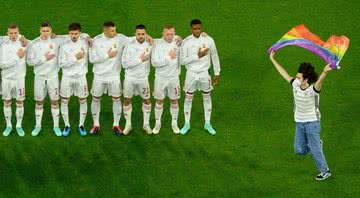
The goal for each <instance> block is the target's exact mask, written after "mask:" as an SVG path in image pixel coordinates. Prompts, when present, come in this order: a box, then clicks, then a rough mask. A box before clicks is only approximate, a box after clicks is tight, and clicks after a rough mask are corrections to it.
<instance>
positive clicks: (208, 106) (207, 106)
mask: <svg viewBox="0 0 360 198" xmlns="http://www.w3.org/2000/svg"><path fill="white" fill-rule="evenodd" d="M203 104H204V115H205V122H210V118H211V111H212V103H211V95H210V93H207V94H203Z"/></svg>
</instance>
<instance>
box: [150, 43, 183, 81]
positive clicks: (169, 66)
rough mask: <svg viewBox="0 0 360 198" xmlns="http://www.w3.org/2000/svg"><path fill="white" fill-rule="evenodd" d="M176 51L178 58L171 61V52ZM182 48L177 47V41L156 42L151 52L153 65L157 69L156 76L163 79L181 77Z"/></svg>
mask: <svg viewBox="0 0 360 198" xmlns="http://www.w3.org/2000/svg"><path fill="white" fill-rule="evenodd" d="M174 49H175V50H176V52H177V57H176V58H175V59H171V58H170V56H169V52H170V51H171V50H174ZM179 56H180V48H179V46H178V45H176V41H175V39H174V40H173V41H172V42H171V43H168V42H167V41H166V40H164V39H159V40H157V41H156V42H155V44H154V47H153V49H152V52H151V63H152V65H153V66H154V67H155V75H156V76H161V77H178V76H179V75H180V71H181V70H180V62H179Z"/></svg>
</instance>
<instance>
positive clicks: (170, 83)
mask: <svg viewBox="0 0 360 198" xmlns="http://www.w3.org/2000/svg"><path fill="white" fill-rule="evenodd" d="M166 96H168V97H169V98H170V99H171V100H177V99H179V98H180V79H179V77H168V78H165V77H160V76H156V77H155V85H154V98H155V99H160V100H162V99H164V98H165V97H166Z"/></svg>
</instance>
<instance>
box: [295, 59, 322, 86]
mask: <svg viewBox="0 0 360 198" xmlns="http://www.w3.org/2000/svg"><path fill="white" fill-rule="evenodd" d="M298 72H299V73H302V74H303V78H304V79H307V80H308V83H309V84H310V85H311V84H313V83H315V82H316V81H317V79H318V74H317V73H316V72H315V67H314V66H312V65H311V64H310V63H301V64H300V66H299V69H298Z"/></svg>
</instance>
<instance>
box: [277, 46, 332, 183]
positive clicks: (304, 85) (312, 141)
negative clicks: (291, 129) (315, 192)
mask: <svg viewBox="0 0 360 198" xmlns="http://www.w3.org/2000/svg"><path fill="white" fill-rule="evenodd" d="M274 55H275V53H274V52H272V53H271V54H270V60H271V61H272V63H273V64H274V66H275V68H276V69H277V70H278V72H279V73H280V74H281V76H282V77H283V78H284V79H285V80H286V81H288V82H289V83H290V84H291V86H292V90H293V95H294V104H295V108H294V118H295V125H296V128H295V141H294V142H295V143H294V150H295V154H299V155H306V154H311V156H312V158H313V159H314V161H315V164H316V166H317V168H318V170H319V171H320V174H318V175H317V176H316V178H315V179H316V180H325V179H327V178H328V177H330V176H331V172H330V169H329V167H328V165H327V162H326V159H325V156H324V153H323V149H322V141H321V139H320V111H319V100H320V96H319V93H320V90H321V87H322V83H323V81H324V79H325V77H326V75H327V73H328V72H330V71H331V70H332V69H331V67H330V66H329V65H326V66H325V67H324V69H323V71H322V73H321V74H320V76H319V78H318V75H317V74H316V72H315V68H314V66H312V65H311V64H310V63H301V64H300V66H299V69H298V73H297V74H296V77H295V78H294V77H291V76H290V75H289V74H288V73H287V72H286V70H285V69H284V68H283V67H282V66H281V65H280V64H279V63H278V62H277V61H276V60H275V58H274Z"/></svg>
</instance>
